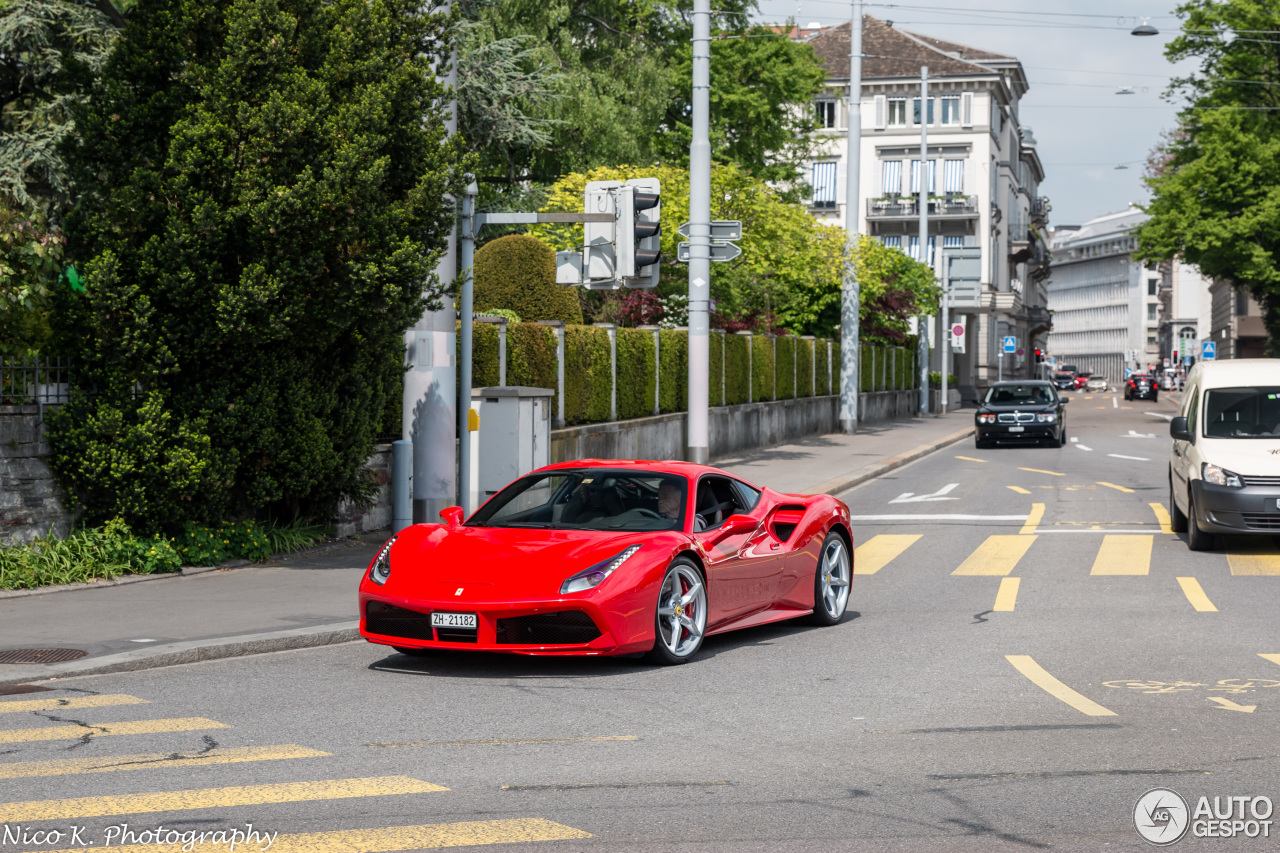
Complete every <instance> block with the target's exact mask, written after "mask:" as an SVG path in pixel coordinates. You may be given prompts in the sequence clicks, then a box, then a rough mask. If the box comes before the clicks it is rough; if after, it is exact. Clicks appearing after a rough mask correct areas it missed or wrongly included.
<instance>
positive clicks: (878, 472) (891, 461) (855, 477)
mask: <svg viewBox="0 0 1280 853" xmlns="http://www.w3.org/2000/svg"><path fill="white" fill-rule="evenodd" d="M974 429H975V428H974V427H965V428H964V429H962V430H958V431H956V432H953V433H951V434H950V435H946V436H943V437H942V438H940V439H938V440H937V441H934V442H931V443H929V444H922V445H920V446H919V447H914V448H912V449H911V450H908V451H906V452H904V453H899V454H898V455H897V456H891V457H890V458H888V459H886V460H884V461H883V462H876V463H874V464H873V465H870V466H868V467H867V468H864V469H863V470H861V471H858V472H857V473H855V474H851V475H848V474H846V475H844V476H841V477H837V478H835V479H834V480H828V481H827V482H825V483H821V484H819V485H817V486H814V487H813V488H812V489H806V490H805V494H806V495H838V494H840V493H841V492H847V491H848V490H849V489H852V488H853V487H854V486H860V485H862V484H863V483H866V482H868V481H869V480H874V479H875V478H876V477H880V476H882V475H884V474H887V473H889V472H890V471H892V470H894V469H896V468H901V467H902V466H903V465H907V464H909V463H911V462H915V461H916V460H917V459H922V458H924V457H925V456H928V455H929V454H930V453H934V452H935V451H938V450H941V449H942V448H944V447H948V446H950V445H952V444H955V443H956V442H959V441H964V440H965V439H966V438H968V437H969V436H971V435H973V432H974Z"/></svg>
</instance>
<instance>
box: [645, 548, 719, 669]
mask: <svg viewBox="0 0 1280 853" xmlns="http://www.w3.org/2000/svg"><path fill="white" fill-rule="evenodd" d="M657 611H658V612H657V615H656V617H655V618H656V625H655V628H656V631H655V633H656V637H655V639H654V644H653V650H652V651H650V652H649V660H651V661H653V662H654V663H658V664H662V665H663V666H672V665H674V664H681V663H686V662H687V661H688V660H689V659H690V658H692V657H693V656H694V655H695V654H697V653H698V649H700V648H702V638H703V635H704V634H705V633H706V630H707V586H706V584H705V583H703V581H702V572H700V571H699V570H698V567H697V566H696V565H694V563H693V562H692V561H690V560H688V559H686V558H684V557H678V558H676V559H675V560H673V561H672V562H671V565H670V566H668V567H667V574H666V576H665V577H664V578H663V579H662V586H661V587H659V588H658V607H657Z"/></svg>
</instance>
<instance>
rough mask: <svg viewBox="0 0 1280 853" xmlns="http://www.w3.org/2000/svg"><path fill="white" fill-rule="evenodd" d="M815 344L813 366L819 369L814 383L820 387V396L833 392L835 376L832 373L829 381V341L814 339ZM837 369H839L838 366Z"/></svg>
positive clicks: (816, 369)
mask: <svg viewBox="0 0 1280 853" xmlns="http://www.w3.org/2000/svg"><path fill="white" fill-rule="evenodd" d="M813 344H814V346H813V368H814V370H815V371H817V373H816V376H815V379H814V384H815V385H816V387H817V389H818V396H820V397H824V396H826V395H828V394H830V393H831V383H832V382H834V381H835V376H834V375H832V376H831V377H830V379H831V381H828V377H827V373H828V370H829V368H828V363H829V362H828V361H827V342H826V341H821V340H820V341H814V342H813ZM836 369H837V370H838V369H839V368H838V366H836Z"/></svg>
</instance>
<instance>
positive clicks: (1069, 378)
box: [1053, 371, 1076, 391]
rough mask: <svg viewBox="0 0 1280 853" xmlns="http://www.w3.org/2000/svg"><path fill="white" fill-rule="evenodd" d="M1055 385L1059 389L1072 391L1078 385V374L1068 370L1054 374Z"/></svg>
mask: <svg viewBox="0 0 1280 853" xmlns="http://www.w3.org/2000/svg"><path fill="white" fill-rule="evenodd" d="M1053 387H1054V388H1057V389H1058V390H1059V391H1070V390H1071V389H1072V388H1074V387H1076V375H1075V374H1074V373H1068V372H1066V371H1059V372H1058V373H1055V374H1053Z"/></svg>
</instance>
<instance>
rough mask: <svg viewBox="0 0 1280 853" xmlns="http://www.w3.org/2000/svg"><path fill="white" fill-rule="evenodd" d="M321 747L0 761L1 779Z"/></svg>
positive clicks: (295, 754) (307, 753)
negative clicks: (1, 762)
mask: <svg viewBox="0 0 1280 853" xmlns="http://www.w3.org/2000/svg"><path fill="white" fill-rule="evenodd" d="M328 754H329V753H327V752H321V751H320V750H318V749H308V748H307V747H305V746H295V745H293V744H285V745H284V746H245V747H236V748H232V749H211V750H209V751H208V752H185V753H183V752H152V753H141V754H138V755H100V756H98V757H96V758H61V759H55V760H53V761H13V762H9V763H7V764H0V779H25V778H28V777H32V776H69V775H72V774H76V773H107V772H110V771H113V770H160V769H166V768H170V767H200V766H202V765H205V764H237V763H239V762H242V761H274V760H277V759H285V758H318V757H320V756H323V755H328Z"/></svg>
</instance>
